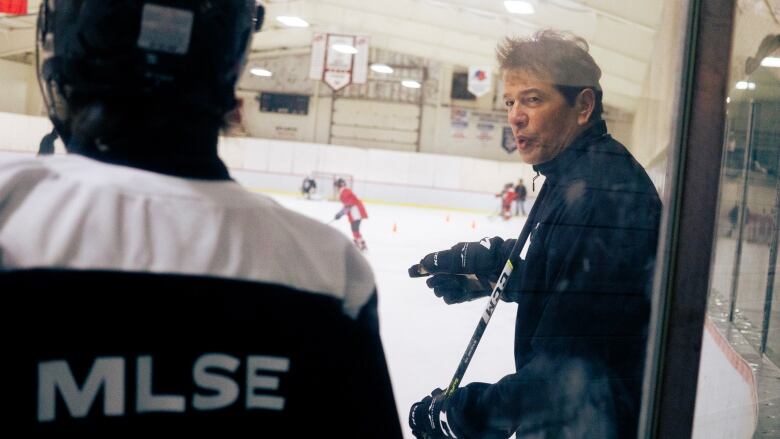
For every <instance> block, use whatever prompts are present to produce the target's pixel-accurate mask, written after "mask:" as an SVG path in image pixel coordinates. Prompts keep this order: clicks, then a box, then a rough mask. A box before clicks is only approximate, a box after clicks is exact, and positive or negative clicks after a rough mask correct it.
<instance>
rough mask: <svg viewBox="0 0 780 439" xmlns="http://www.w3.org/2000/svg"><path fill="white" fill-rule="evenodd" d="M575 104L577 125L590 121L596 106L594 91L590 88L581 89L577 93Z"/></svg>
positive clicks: (583, 124)
mask: <svg viewBox="0 0 780 439" xmlns="http://www.w3.org/2000/svg"><path fill="white" fill-rule="evenodd" d="M575 106H576V108H577V124H578V125H579V126H585V125H587V124H588V122H590V115H591V114H593V109H594V108H596V92H594V91H593V89H592V88H586V89H583V90H582V91H581V92H580V93H579V94H578V95H577V100H576V101H575Z"/></svg>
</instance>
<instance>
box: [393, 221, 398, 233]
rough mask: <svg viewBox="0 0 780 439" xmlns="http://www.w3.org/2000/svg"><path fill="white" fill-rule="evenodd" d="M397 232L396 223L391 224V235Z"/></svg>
mask: <svg viewBox="0 0 780 439" xmlns="http://www.w3.org/2000/svg"><path fill="white" fill-rule="evenodd" d="M397 231H398V225H397V224H396V223H393V233H395V232H397Z"/></svg>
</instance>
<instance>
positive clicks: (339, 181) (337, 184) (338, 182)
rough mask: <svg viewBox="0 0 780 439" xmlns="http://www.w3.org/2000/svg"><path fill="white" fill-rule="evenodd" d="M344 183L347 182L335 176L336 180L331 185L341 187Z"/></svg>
mask: <svg viewBox="0 0 780 439" xmlns="http://www.w3.org/2000/svg"><path fill="white" fill-rule="evenodd" d="M346 185H347V182H346V181H345V180H344V179H343V178H341V177H338V178H336V180H335V181H334V182H333V186H336V187H337V188H342V187H345V186H346Z"/></svg>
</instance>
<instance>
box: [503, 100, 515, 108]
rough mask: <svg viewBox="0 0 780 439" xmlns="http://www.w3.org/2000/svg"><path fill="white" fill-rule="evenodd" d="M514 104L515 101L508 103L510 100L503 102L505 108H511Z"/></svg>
mask: <svg viewBox="0 0 780 439" xmlns="http://www.w3.org/2000/svg"><path fill="white" fill-rule="evenodd" d="M514 104H515V101H510V100H506V101H504V105H506V106H507V107H511V106H512V105H514Z"/></svg>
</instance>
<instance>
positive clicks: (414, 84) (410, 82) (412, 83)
mask: <svg viewBox="0 0 780 439" xmlns="http://www.w3.org/2000/svg"><path fill="white" fill-rule="evenodd" d="M401 85H403V86H404V87H407V88H420V87H422V84H420V83H419V82H417V81H414V80H411V79H404V80H403V81H401Z"/></svg>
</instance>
